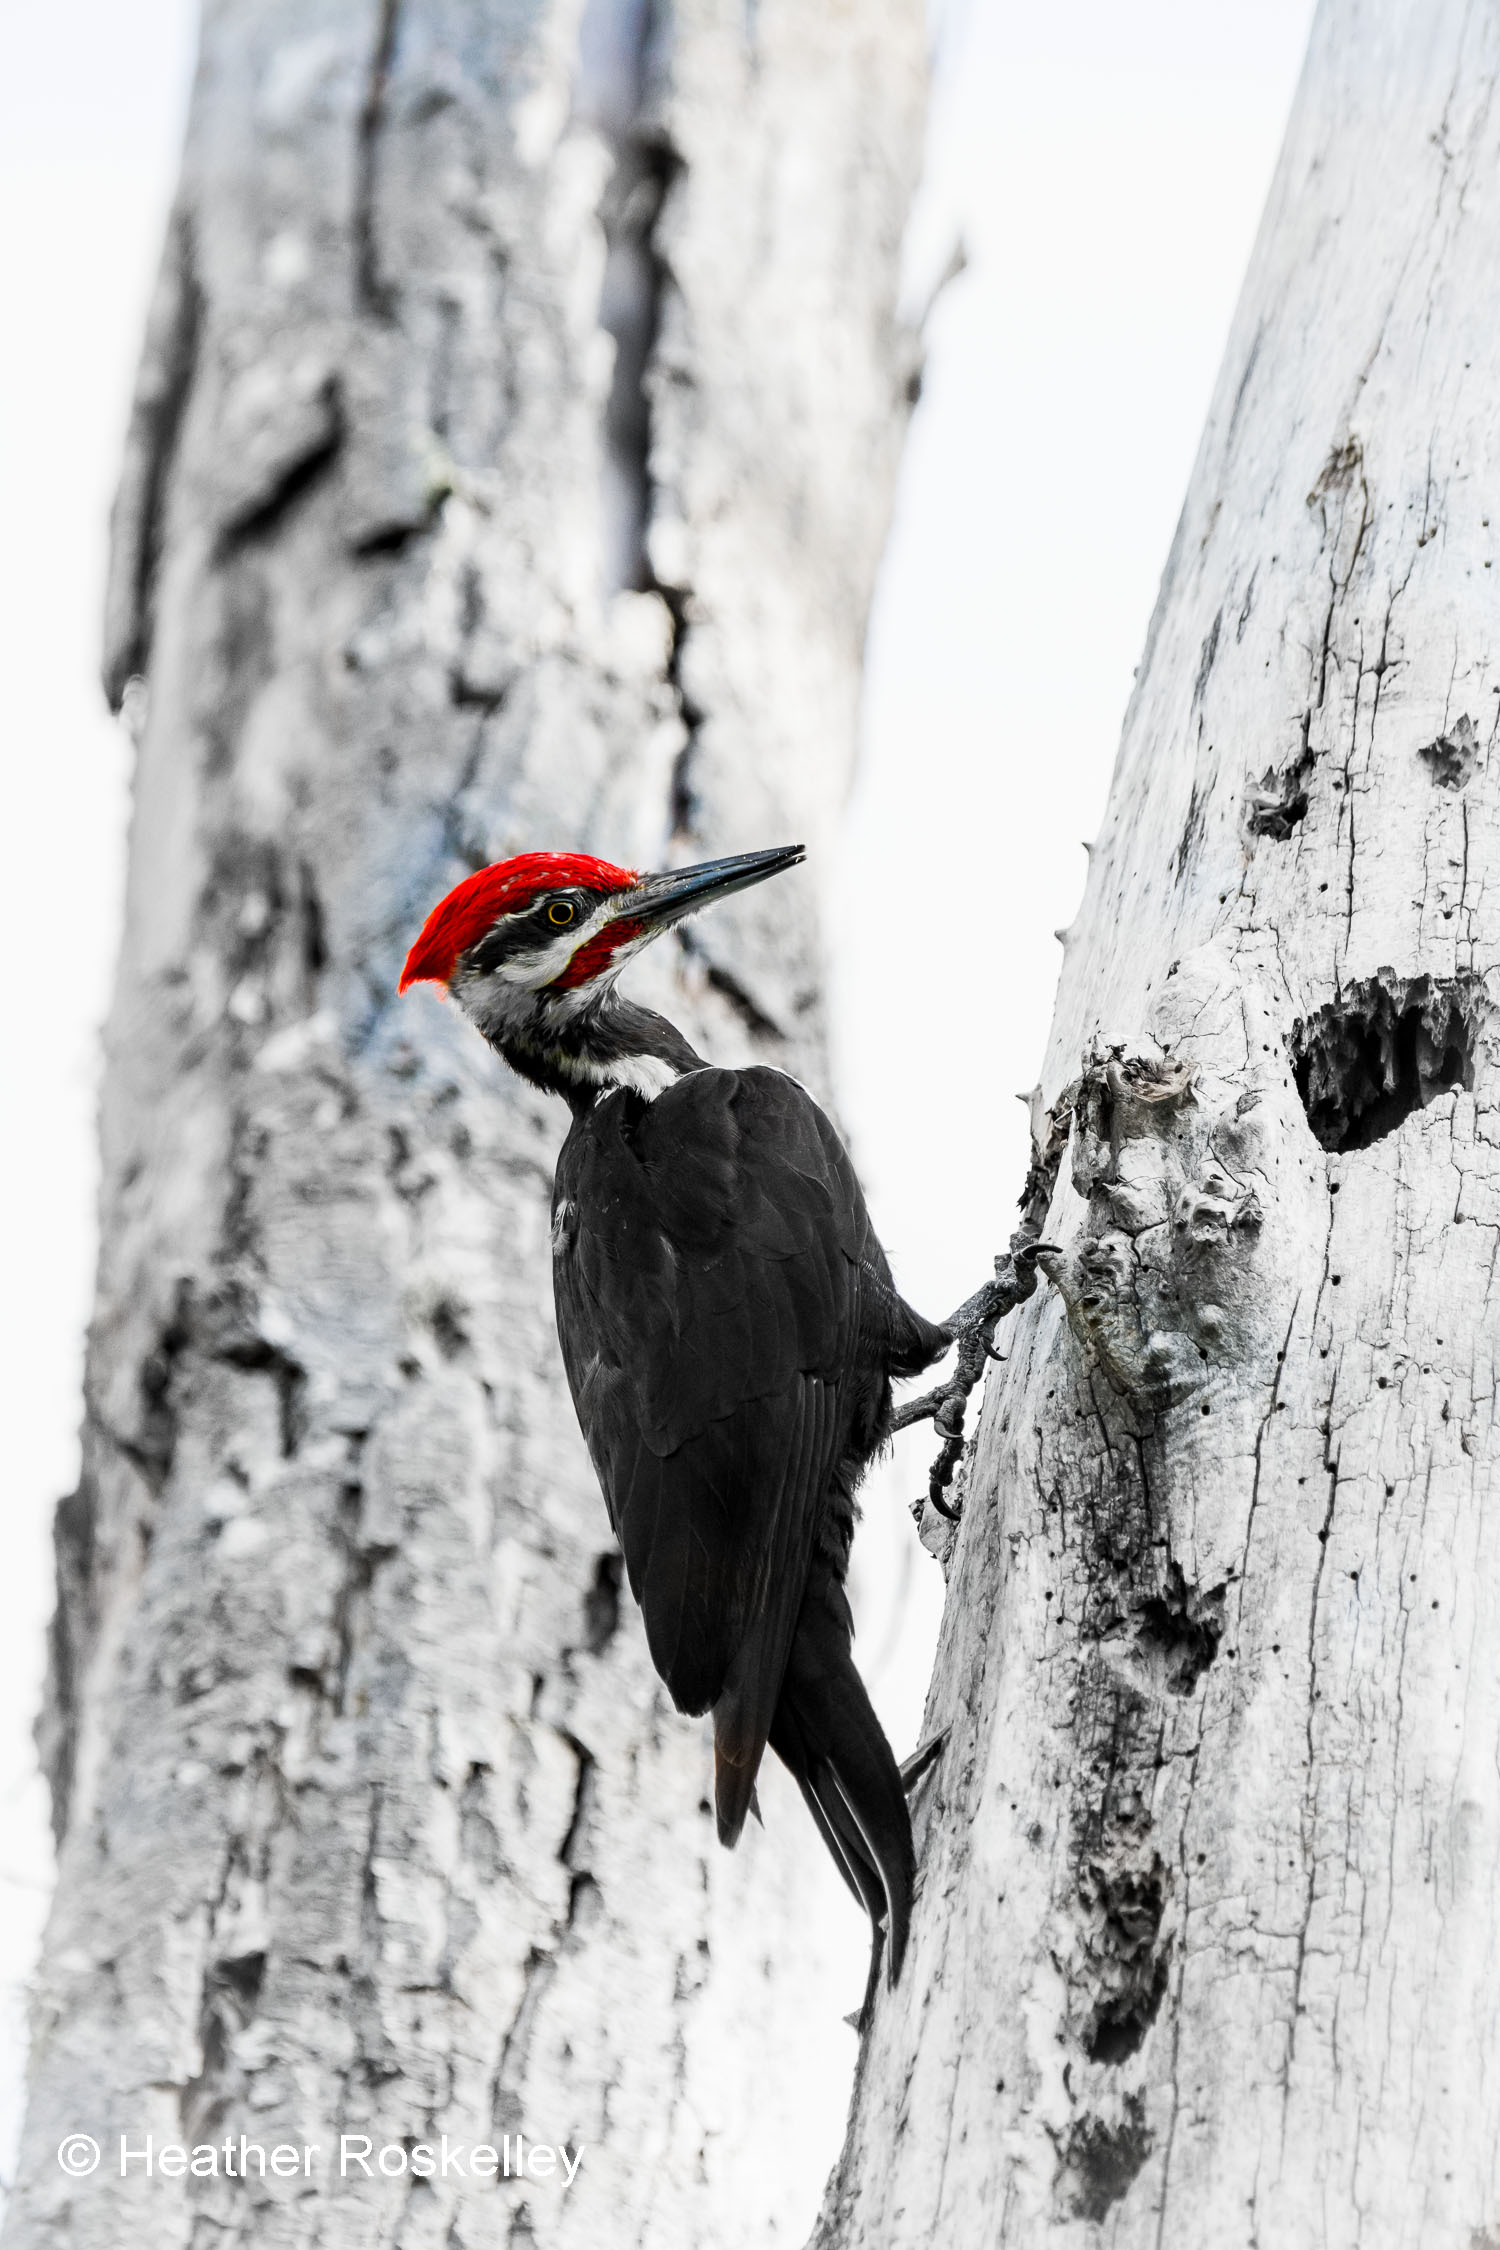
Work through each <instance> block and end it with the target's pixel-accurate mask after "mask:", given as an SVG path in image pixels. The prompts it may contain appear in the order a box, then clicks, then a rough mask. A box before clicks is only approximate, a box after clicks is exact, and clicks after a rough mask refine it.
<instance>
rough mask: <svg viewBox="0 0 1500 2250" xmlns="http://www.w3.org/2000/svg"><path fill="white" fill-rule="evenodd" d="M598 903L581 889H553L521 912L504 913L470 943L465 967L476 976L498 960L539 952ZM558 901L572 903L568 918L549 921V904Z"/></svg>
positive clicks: (486, 972) (485, 973) (487, 971)
mask: <svg viewBox="0 0 1500 2250" xmlns="http://www.w3.org/2000/svg"><path fill="white" fill-rule="evenodd" d="M598 903H599V902H598V899H597V898H591V897H590V896H589V895H588V894H587V893H586V892H581V891H561V892H559V891H554V892H553V893H552V895H551V896H550V897H548V898H539V899H538V900H537V901H536V904H535V905H534V906H531V907H528V908H527V910H526V912H525V913H524V914H515V915H508V916H507V917H506V919H505V920H504V921H502V922H499V923H497V924H496V926H495V928H494V929H492V930H490V931H488V932H487V933H486V935H485V936H484V937H482V938H481V939H480V940H479V943H478V944H477V945H474V946H471V947H470V949H469V953H468V957H467V960H468V967H469V968H470V969H471V970H472V971H473V972H474V974H475V975H477V976H489V975H490V974H491V972H492V971H493V970H495V969H498V968H499V966H500V964H501V962H502V961H509V960H511V959H513V958H514V957H515V956H516V955H517V954H526V953H540V952H541V951H542V950H543V949H544V948H545V947H546V946H549V945H552V944H554V943H555V942H556V940H557V939H558V938H559V937H561V936H562V935H563V934H564V932H565V931H567V930H576V929H577V928H578V927H579V925H580V924H581V923H583V922H584V921H586V920H587V918H588V916H589V914H590V912H591V911H592V909H593V908H594V907H595V906H597V905H598ZM560 905H566V906H571V907H572V909H573V917H572V920H571V921H569V922H553V921H552V920H551V919H550V915H551V910H552V908H553V907H554V906H560Z"/></svg>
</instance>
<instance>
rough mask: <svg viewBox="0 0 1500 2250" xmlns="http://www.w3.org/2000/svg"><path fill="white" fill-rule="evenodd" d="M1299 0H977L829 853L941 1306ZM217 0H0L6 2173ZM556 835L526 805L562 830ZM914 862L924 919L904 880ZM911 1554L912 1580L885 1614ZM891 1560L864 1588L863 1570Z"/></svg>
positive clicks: (927, 1610)
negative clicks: (154, 424)
mask: <svg viewBox="0 0 1500 2250" xmlns="http://www.w3.org/2000/svg"><path fill="white" fill-rule="evenodd" d="M1311 13H1312V7H1311V0H1045V4H1044V5H1041V6H1038V5H1037V0H970V4H969V5H967V6H961V5H959V4H958V0H950V4H949V5H948V7H947V8H946V10H945V11H944V12H943V16H942V22H941V26H940V28H941V40H942V43H941V50H940V58H939V66H938V73H937V83H936V88H935V98H934V109H933V121H932V126H931V131H930V145H929V160H928V172H927V179H926V182H925V184H924V188H923V192H922V196H921V199H920V202H919V205H918V209H917V212H916V214H915V216H914V221H913V229H912V243H911V249H912V258H911V265H912V278H913V282H914V284H915V285H916V286H918V287H920V283H921V278H922V275H923V274H924V272H925V274H926V275H927V277H928V279H929V282H930V280H931V279H933V278H935V276H936V273H937V272H938V271H940V270H941V268H942V266H943V265H944V263H945V262H946V258H947V255H948V251H949V249H950V247H951V245H952V243H953V241H954V239H955V238H957V237H961V238H962V240H963V243H964V245H965V248H966V251H967V256H968V267H967V270H966V272H965V273H964V274H963V275H962V276H961V277H960V278H959V279H958V280H957V281H956V282H954V283H952V284H951V285H950V287H949V288H948V289H947V290H946V291H945V292H944V293H943V295H942V297H941V299H940V300H939V302H938V304H937V307H936V309H935V311H934V314H933V316H932V319H931V322H930V324H929V330H928V357H927V373H926V383H925V389H924V393H923V398H922V402H921V405H920V406H919V408H918V411H917V415H916V418H915V421H914V424H913V428H912V433H911V438H910V442H909V444H908V448H907V455H906V462H905V468H904V472H903V477H902V483H901V492H900V499H899V504H898V509H897V516H896V523H895V528H894V532H893V536H892V541H891V547H890V551H889V553H888V556H887V559H886V566H885V570H884V574H883V578H882V583H881V589H880V594H879V598H878V601H877V607H876V614H875V619H874V622H873V626H872V633H871V644H870V660H869V691H868V697H867V710H866V720H865V752H864V763H863V769H862V776H861V780H860V783H859V787H858V791H857V794H856V798H855V803H854V808H853V813H852V818H851V821H850V826H849V833H848V844H847V849H846V851H845V854H844V857H843V861H842V864H841V866H840V867H839V868H838V869H836V870H831V871H829V879H830V886H831V901H832V908H833V916H834V922H833V928H834V945H835V960H834V976H835V1002H836V1006H837V1009H838V1050H839V1067H840V1076H841V1083H842V1088H843V1095H842V1109H843V1115H844V1118H845V1121H846V1123H847V1125H848V1127H849V1129H850V1131H851V1134H852V1136H853V1138H854V1140H855V1143H856V1149H857V1154H858V1156H859V1159H860V1163H861V1166H862V1168H863V1170H864V1173H865V1176H866V1179H867V1182H868V1184H869V1186H870V1189H871V1195H872V1201H873V1203H874V1206H875V1212H876V1217H877V1221H878V1223H879V1225H880V1229H881V1232H882V1234H883V1236H884V1239H885V1241H886V1243H887V1245H888V1247H889V1249H890V1251H891V1254H892V1258H893V1261H894V1263H895V1265H896V1270H897V1274H898V1277H899V1278H900V1279H901V1281H902V1283H903V1285H904V1286H905V1288H906V1290H907V1292H908V1294H910V1295H911V1296H912V1297H913V1299H914V1300H915V1301H916V1302H917V1303H918V1304H919V1305H921V1306H922V1308H923V1309H924V1310H926V1311H927V1312H929V1313H931V1314H933V1315H934V1316H938V1315H941V1314H943V1313H945V1312H947V1311H949V1310H950V1309H951V1308H952V1306H953V1305H954V1304H956V1303H957V1302H958V1301H959V1299H960V1298H962V1297H964V1296H966V1295H967V1294H968V1293H969V1292H970V1291H971V1290H972V1289H974V1288H975V1287H977V1286H978V1284H979V1282H980V1281H981V1280H982V1279H983V1278H984V1276H985V1275H986V1273H987V1272H988V1270H989V1261H990V1258H991V1256H992V1255H993V1253H994V1251H995V1250H996V1249H998V1248H1001V1247H1003V1246H1004V1244H1005V1242H1006V1240H1007V1239H1008V1237H1009V1233H1010V1229H1011V1225H1012V1221H1013V1212H1014V1205H1015V1198H1016V1196H1017V1194H1018V1192H1019V1189H1020V1184H1021V1179H1022V1176H1023V1174H1024V1170H1025V1164H1026V1142H1025V1119H1024V1115H1023V1112H1022V1110H1021V1108H1020V1107H1019V1105H1018V1104H1017V1103H1016V1102H1015V1100H1014V1099H1013V1096H1014V1093H1015V1091H1016V1090H1017V1089H1019V1088H1021V1087H1023V1086H1027V1085H1029V1084H1030V1083H1031V1082H1032V1081H1033V1079H1034V1078H1035V1077H1036V1076H1037V1072H1038V1069H1039V1066H1040V1062H1041V1056H1042V1050H1043V1044H1044V1040H1045V1036H1046V1029H1047V1024H1048V1020H1049V1017H1050V1013H1051V1006H1052V993H1053V988H1054V985H1055V982H1056V977H1057V970H1058V963H1059V950H1058V946H1057V943H1056V940H1055V939H1054V937H1053V935H1052V932H1053V930H1054V929H1055V928H1057V927H1059V926H1061V925H1063V924H1066V923H1067V922H1069V921H1070V920H1071V919H1072V917H1073V915H1074V913H1075V912H1076V910H1077V906H1078V900H1079V896H1080V892H1081V888H1082V882H1083V872H1084V855H1083V853H1082V851H1081V849H1080V848H1079V840H1080V839H1081V838H1083V837H1085V836H1089V835H1092V833H1093V832H1094V829H1095V827H1096V826H1097V824H1098V821H1099V816H1100V812H1101V810H1102V806H1103V801H1104V793H1105V788H1106V785H1107V782H1108V778H1109V770H1110V766H1111V762H1112V760H1113V757H1114V750H1115V744H1116V740H1117V738H1118V734H1119V726H1120V720H1121V717H1122V715H1123V712H1124V707H1125V700H1126V697H1127V694H1128V692H1129V688H1130V681H1131V673H1132V668H1133V666H1134V665H1135V663H1136V661H1137V658H1138V655H1139V652H1140V649H1141V646H1142V644H1143V641H1144V637H1145V630H1146V624H1147V620H1148V617H1149V614H1150V610H1151V605H1152V602H1153V600H1154V598H1155V593H1156V586H1157V581H1158V578H1159V576H1160V572H1161V568H1162V564H1163V563H1164V561H1165V559H1166V553H1167V548H1168V545H1169V542H1170V539H1171V534H1172V529H1173V526H1174V524H1175V521H1176V517H1177V512H1178V509H1179V507H1180V505H1181V500H1182V496H1183V492H1184V489H1185V486H1186V482H1187V476H1188V471H1189V468H1190V466H1191V463H1192V458H1193V453H1194V450H1195V448H1196V445H1197V441H1198V433H1199V430H1200V427H1201V424H1202V421H1203V416H1204V412H1205V409H1206V407H1207V403H1208V397H1209V392H1210V389H1211V386H1212V383H1213V378H1214V375H1215V372H1216V370H1217V365H1218V360H1219V355H1220V352H1221V350H1222V346H1223V341H1224V336H1225V332H1226V329H1227V327H1228V322H1229V316H1230V313H1231V310H1232V308H1233V303H1234V299H1235V296H1236V293H1237V291H1238V287H1239V282H1240V277H1241V275H1242V273H1243V270H1244V266H1245V262H1246V258H1247V256H1248V252H1249V248H1250V243H1251V239H1252V236H1253V233H1254V228H1255V223H1256V220H1257V218H1258V216H1259V211H1260V206H1261V203H1262V201H1263V198H1264V194H1265V189H1266V185H1267V182H1268V180H1269V177H1270V172H1271V167H1272V164H1273V162H1274V158H1275V153H1276V148H1277V145H1278V143H1279V140H1280V135H1281V129H1282V124H1283V121H1284V118H1285V114H1286V110H1287V106H1288V103H1289V101H1290V97H1291V91H1292V87H1293V85H1294V82H1295V78H1296V72H1297V67H1298V64H1299V62H1300V59H1301V52H1302V48H1303V45H1304V43H1305V39H1306V32H1307V26H1308V22H1309V20H1310V17H1311ZM195 20H196V7H195V5H194V4H193V0H0V305H3V306H4V307H5V312H6V340H5V348H4V349H3V351H0V503H3V508H4V537H3V539H0V681H3V704H0V709H3V713H4V720H3V724H4V743H5V784H4V787H5V799H4V802H5V808H6V814H7V817H6V819H5V821H4V823H3V826H0V948H3V951H0V958H3V959H4V962H5V964H6V971H7V976H6V1027H5V1028H6V1038H5V1048H4V1052H5V1056H6V1065H5V1068H6V1084H5V1088H4V1100H3V1102H0V1179H3V1180H4V1181H5V1183H6V1193H5V1197H4V1202H3V1211H4V1239H3V1246H0V1258H3V1269H0V1270H3V1272H4V1276H5V1287H4V1289H3V1292H0V1323H3V1335H0V1370H3V1380H4V1405H3V1412H4V1428H5V1431H6V1491H5V1507H4V1518H3V1522H4V1539H5V1549H4V1552H5V1568H4V1571H3V1573H0V2177H3V2175H4V2174H5V2173H6V2172H7V2171H8V2168H9V2159H10V2154H11V2149H12V2146H13V2140H14V2133H15V2129H16V2124H17V2113H18V2085H19V2077H18V2073H19V2057H20V2029H21V2008H20V1995H21V1991H22V1987H23V1980H24V1978H25V1976H26V1974H27V1970H28V1966H29V1963H30V1961H31V1959H32V1956H33V1953H34V1948H35V1944H36V1941H37V1936H38V1933H39V1930H40V1925H41V1917H42V1914H43V1912H44V1910H45V1903H46V1894H47V1887H48V1884H49V1882H50V1878H51V1869H50V1844H49V1840H48V1836H47V1829H46V1806H45V1797H44V1792H43V1790H42V1788H41V1784H40V1782H39V1780H38V1779H37V1777H36V1774H35V1759H34V1754H33V1751H32V1745H31V1731H30V1730H31V1723H32V1719H33V1716H34V1714H35V1711H36V1707H37V1703H38V1700H39V1695H40V1685H41V1676H42V1635H43V1631H44V1627H45V1621H46V1618H47V1615H48V1613H49V1611H50V1608H51V1602H52V1589H51V1555H50V1520H51V1510H52V1506H53V1503H54V1501H55V1500H56V1499H57V1497H58V1496H59V1495H60V1494H61V1493H63V1492H65V1491H67V1490H68V1489H69V1488H70V1487H71V1485H72V1483H73V1482H74V1481H75V1478H76V1473H77V1440H76V1427H77V1420H78V1394H79V1380H80V1372H81V1346H82V1331H83V1324H84V1321H85V1319H86V1317H87V1311H88V1303H89V1292H90V1286H91V1278H92V1262H93V1255H94V1242H93V1224H94V1221H93V1201H94V1193H95V1179H96V1168H95V1161H94V1154H93V1106H94V1099H95V1088H96V1082H97V1070H96V1057H95V1034H96V1028H97V1025H98V1023H99V1020H100V1018H101V1016H102V1014H103V1010H104V1006H105V1001H106V997H107V990H108V983H109V977H110V974H111V969H112V955H113V949H114V944H115V937H116V924H117V918H118V911H119V900H120V892H121V881H120V878H121V867H122V855H123V848H124V822H125V813H126V785H127V776H128V748H127V745H126V744H125V742H124V740H123V738H122V737H121V735H120V734H119V732H118V730H117V729H116V728H115V727H114V725H113V724H112V722H111V721H110V720H109V719H108V717H107V716H106V714H105V711H104V707H103V704H102V701H101V699H100V696H99V693H98V689H97V686H96V684H95V683H96V672H97V658H98V634H99V623H98V621H99V613H100V605H101V587H102V576H103V561H104V535H105V523H106V516H107V511H108V506H109V501H110V497H111V493H112V488H113V481H114V476H115V470H116V465H117V462H118V458H119V452H120V444H121V439H122V435H123V430H124V422H125V415H126V411H127V407H128V401H129V392H130V384H131V380H132V375H133V368H134V361H135V356H136V352H137V349H138V346H139V341H140V334H141V326H142V321H143V318H144V308H145V301H146V294H147V291H148V289H149V286H150V282H151V278H152V274H153V272H154V268H155V263H156V257H157V252H158V248H159V245H160V240H161V235H162V229H163V224H164V219H165V213H166V206H167V201H168V198H169V196H170V193H171V187H172V178H173V173H174V169H175V159H176V151H177V142H178V138H179V135H180V130H181V118H182V114H183V110H184V106H185V101H186V93H187V83H188V76H189V72H190V68H191V56H192V43H193V38H194V25H195ZM543 840H544V839H538V841H543ZM917 897H920V916H919V924H920V933H921V934H920V936H919V937H917V938H915V939H912V938H909V937H908V935H907V931H906V928H905V925H904V916H905V913H906V912H907V911H908V910H909V909H910V907H911V906H912V904H913V902H914V900H915V899H916V898H917ZM903 1445H904V1446H905V1447H906V1448H907V1450H905V1451H904V1452H903V1453H902V1455H901V1457H900V1459H899V1461H898V1464H897V1468H896V1470H895V1472H894V1473H893V1475H892V1477H891V1478H890V1479H889V1480H886V1481H885V1482H884V1483H883V1484H882V1485H881V1486H880V1488H879V1489H872V1491H871V1492H870V1494H869V1496H868V1502H867V1510H866V1513H867V1519H868V1521H869V1524H870V1527H871V1528H870V1530H869V1531H868V1532H867V1533H866V1545H867V1547H868V1549H869V1559H868V1560H867V1561H866V1562H865V1564H864V1565H863V1569H862V1573H861V1574H862V1576H863V1578H864V1580H865V1583H866V1585H867V1586H868V1587H869V1589H870V1592H871V1596H872V1599H871V1602H870V1604H869V1607H870V1609H871V1611H872V1612H876V1611H878V1614H872V1615H871V1616H870V1617H869V1618H868V1620H867V1624H866V1631H865V1635H864V1638H863V1640H862V1642H861V1653H862V1656H863V1657H864V1659H865V1661H866V1668H867V1670H874V1671H875V1673H876V1674H877V1677H876V1679H875V1681H874V1683H873V1684H874V1686H875V1689H876V1695H877V1700H878V1701H879V1702H880V1704H881V1707H882V1712H883V1715H884V1716H885V1717H886V1720H887V1724H888V1725H889V1726H890V1728H891V1730H892V1733H893V1736H894V1737H895V1739H896V1742H897V1748H898V1750H900V1751H903V1752H904V1750H905V1749H906V1748H908V1747H909V1746H910V1744H911V1742H912V1741H913V1740H914V1739H915V1735H916V1729H917V1725H918V1721H919V1717H920V1708H921V1697H922V1690H923V1687H924V1685H925V1676H926V1668H927V1663H928V1658H929V1652H930V1647H931V1640H932V1635H933V1632H934V1631H935V1624H936V1615H937V1610H938V1607H939V1605H940V1602H941V1580H940V1576H939V1573H938V1571H937V1568H936V1566H935V1565H933V1564H932V1563H930V1562H928V1561H927V1560H926V1559H925V1557H923V1556H922V1555H921V1553H920V1550H918V1549H916V1548H915V1542H914V1539H910V1540H908V1539H907V1538H906V1534H905V1528H904V1526H905V1519H904V1515H903V1513H902V1511H901V1509H900V1507H899V1505H898V1503H899V1502H900V1501H901V1500H904V1499H906V1498H909V1497H911V1496H912V1495H913V1494H915V1493H916V1492H917V1491H918V1490H920V1489H921V1485H922V1482H923V1479H924V1475H925V1461H926V1457H927V1454H928V1452H929V1451H930V1446H931V1441H930V1439H929V1438H928V1437H927V1436H926V1435H925V1434H918V1435H916V1436H915V1437H914V1438H913V1439H911V1440H904V1441H903ZM892 1583H895V1584H898V1585H902V1586H904V1587H905V1588H906V1590H907V1599H906V1601H905V1605H904V1609H905V1627H904V1630H903V1631H902V1633H901V1636H900V1641H899V1645H897V1644H896V1642H895V1638H894V1631H893V1624H892V1617H893V1605H892V1602H891V1599H890V1586H891V1584H892ZM877 1596H878V1599H877V1598H875V1597H877Z"/></svg>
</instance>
